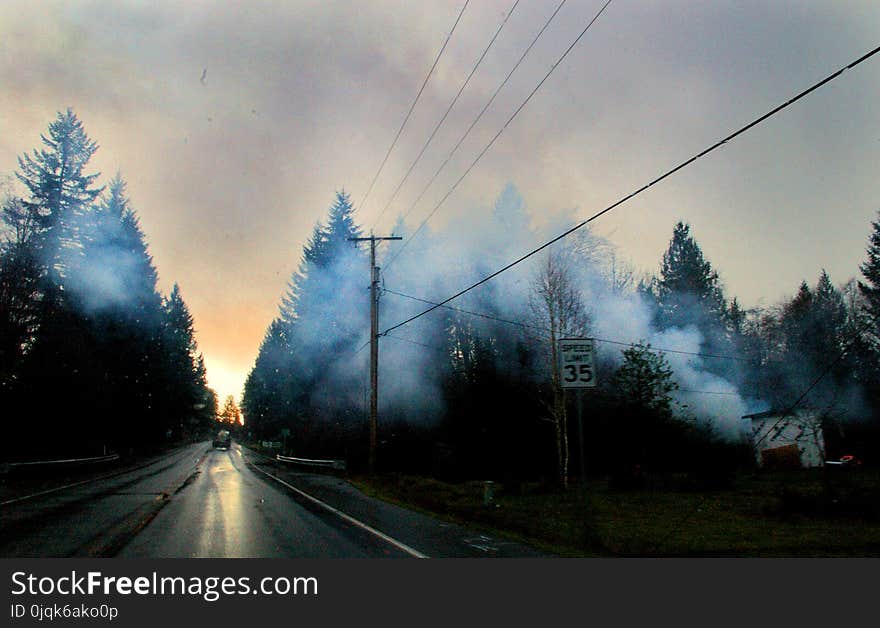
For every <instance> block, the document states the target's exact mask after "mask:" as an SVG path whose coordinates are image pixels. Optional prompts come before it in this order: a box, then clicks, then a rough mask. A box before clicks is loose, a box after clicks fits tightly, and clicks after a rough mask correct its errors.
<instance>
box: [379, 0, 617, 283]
mask: <svg viewBox="0 0 880 628" xmlns="http://www.w3.org/2000/svg"><path fill="white" fill-rule="evenodd" d="M565 2H566V0H562V2H560V3H559V5H557V7H556V10H555V11H553V13H552V14H551V15H550V17H549V18H548V19H547V21H546V22H545V23H544V26H543V27H541V30H540V31H538V34H537V35H535V38H534V39H532V42H531V43H530V44H529V45H528V47H527V48H526V49H525V51H524V52H523V53H522V55H521V56H520V58H519V60H518V61H517V62H516V63H515V64H514V66H513V68H511V70H510V72H508V73H507V76H506V77H504V80H503V81H501V83H500V84H499V85H498V87H497V88H496V89H495V92H494V93H493V94H492V97H491V98H489V101H488V102H487V103H486V104H485V105H484V106H483V109H482V110H481V111H480V113H479V114H477V117H476V118H474V121H473V122H471V125H470V126H469V127H468V128H467V130H466V131H465V132H464V135H462V136H461V138H460V139H459V140H458V143H456V145H455V146H454V147H453V148H452V150H451V151H450V153H449V155H447V156H446V159H444V160H443V163H442V164H440V167H439V168H438V169H437V171H436V172H435V173H434V176H432V177H431V179H430V180H429V181H428V183H427V185H425V187H424V188H423V189H422V191H421V193H419V195H418V197H417V198H416V200H415V201H413V203H412V205H410V208H409V209H408V210H407V211H406V213H405V214H404V215H403V219H404V220H406V217H407V216H409V215H410V213H412V211H413V209H415V207H416V205H418V203H419V201H421V200H422V197H423V196H424V195H425V192H427V191H428V188H430V187H431V185H432V184H433V183H434V181H435V180H436V179H437V177H438V176H439V174H440V172H442V171H443V169H444V168H445V167H446V164H448V163H449V160H450V159H452V156H453V155H454V154H455V153H456V151H458V148H459V146H461V144H462V142H464V140H465V138H466V137H467V136H468V135H469V134H470V132H471V130H473V128H474V127H475V126H476V125H477V122H479V121H480V118H482V117H483V114H484V113H486V110H487V109H488V108H489V106H490V105H491V104H492V103H493V102H495V97H496V96H498V93H499V92H500V91H501V90H502V88H504V86H505V85H507V82H508V81H509V80H510V77H511V76H513V73H514V72H516V70H517V68H519V66H520V64H521V63H522V62H523V60H524V59H525V58H526V56H527V55H528V54H529V52H530V51H531V50H532V48H533V47H534V45H535V44H536V43H537V41H538V39H540V38H541V35H543V34H544V31H545V30H546V29H547V27H548V26H550V22H552V21H553V18H555V17H556V14H557V13H559V11H560V9H562V7H563V5H564V4H565ZM609 2H610V0H609ZM607 6H608V3H606V4H605V6H603V7H602V9H601V10H600V11H599V14H601V13H602V11H604V10H605V7H607ZM599 14H597V15H596V17H594V18H593V20H592V21H591V22H590V23H589V24H588V25H587V28H586V29H584V32H586V30H587V29H589V28H590V26H591V25H592V23H593V22H595V21H596V18H598V17H599ZM583 34H584V33H581V35H580V36H578V39H580V37H581V36H583ZM574 43H577V39H576V40H575V42H574ZM573 45H574V44H572V47H573ZM569 50H571V47H570V48H569ZM569 50H566V51H565V54H564V55H563V57H562V58H564V57H565V55H567V54H568V52H569ZM562 58H560V59H559V60H558V61H557V62H556V63H554V64H553V65H552V66H551V68H550V72H548V73H547V76H549V75H550V73H551V72H553V70H554V69H555V68H556V65H557V64H558V63H559V61H561V60H562ZM547 76H545V77H544V80H546V78H547ZM543 82H544V81H543V80H542V81H541V83H543ZM540 86H541V84H540V83H539V84H538V87H540ZM537 89H538V88H537V87H536V88H535V90H534V91H533V92H532V94H534V92H535V91H537ZM532 94H529V96H528V98H526V101H525V102H524V103H523V104H522V105H520V107H519V109H517V110H516V112H514V114H513V116H511V118H510V119H509V120H508V121H507V123H506V124H505V125H504V127H502V128H501V131H499V132H498V135H501V133H502V132H503V131H504V129H505V128H506V127H507V125H508V124H510V122H511V120H513V118H514V117H516V114H517V113H519V110H520V109H522V108H523V106H525V103H526V102H528V100H529V98H531V97H532ZM498 135H496V136H495V137H494V138H492V140H491V141H490V142H489V144H488V145H487V146H486V148H484V149H483V153H480V155H479V156H478V157H477V159H476V160H475V161H474V163H473V164H471V166H470V168H468V170H467V171H466V172H465V174H464V175H462V177H461V179H463V178H464V177H465V176H467V173H468V172H470V169H471V168H473V167H474V165H476V163H477V161H479V160H480V158H481V157H482V156H483V154H484V153H485V152H486V151H487V150H489V147H491V146H492V144H493V143H494V142H495V140H496V139H498ZM461 179H459V180H458V181H457V182H456V183H455V185H453V186H452V190H450V191H449V192H448V193H447V194H446V196H444V197H443V199H441V201H440V203H439V204H438V205H437V207H435V208H434V209H433V210H432V211H431V213H430V214H429V215H428V217H427V218H426V219H425V220H424V221H423V222H422V223H421V224H420V225H419V226H418V228H417V229H416V230H415V232H413V234H412V235H411V236H410V237H409V238H408V239H407V240H406V242H404V243H403V246H401V247H400V249H398V251H397V253H396V254H395V255H394V257H392V258H391V260H390V261H389V262H388V264H386V268H387V267H388V266H390V265H391V264H392V263H393V262H394V260H396V259H397V258H398V257H399V256H400V254H401V253H402V252H403V249H404V248H405V247H406V246H407V245H408V244H409V242H410V240H412V239H413V238H414V237H415V236H416V234H417V233H418V232H419V231H421V230H422V228H423V227H424V226H425V224H427V222H428V220H430V219H431V217H432V216H433V215H434V214H435V213H436V211H437V209H438V208H439V207H440V205H442V204H443V203H444V202H445V201H446V198H447V197H448V196H449V194H451V193H452V191H454V190H455V188H456V187H458V184H459V183H461Z"/></svg>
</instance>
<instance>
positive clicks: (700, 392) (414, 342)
mask: <svg viewBox="0 0 880 628" xmlns="http://www.w3.org/2000/svg"><path fill="white" fill-rule="evenodd" d="M386 337H387V338H392V339H394V340H400V341H402V342H406V343H408V344H411V345H416V346H418V347H425V348H427V349H440V350H445V349H446V347H444V346H442V345H440V344H429V343H426V342H419V341H417V340H412V339H411V338H405V337H403V336H395V335H393V334H388V336H386ZM676 390H677V391H678V392H683V393H688V394H693V395H721V396H730V397H739V396H740V394H739V393H738V392H729V391H722V390H691V389H688V388H677V389H676Z"/></svg>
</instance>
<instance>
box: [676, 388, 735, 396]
mask: <svg viewBox="0 0 880 628" xmlns="http://www.w3.org/2000/svg"><path fill="white" fill-rule="evenodd" d="M677 390H678V392H683V393H690V394H694V395H725V396H730V397H739V396H740V394H739V393H738V392H725V391H721V390H689V389H687V388H678V389H677Z"/></svg>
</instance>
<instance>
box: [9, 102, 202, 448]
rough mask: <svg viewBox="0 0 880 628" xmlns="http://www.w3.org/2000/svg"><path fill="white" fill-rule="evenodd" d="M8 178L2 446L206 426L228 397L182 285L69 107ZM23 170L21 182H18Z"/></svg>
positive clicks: (121, 441)
mask: <svg viewBox="0 0 880 628" xmlns="http://www.w3.org/2000/svg"><path fill="white" fill-rule="evenodd" d="M41 140H42V146H41V147H40V148H39V149H34V150H33V151H32V152H31V153H25V154H23V155H22V156H21V157H20V158H19V161H18V164H19V167H18V170H17V171H16V172H15V182H10V183H8V184H7V186H6V190H5V192H6V194H5V198H4V200H3V205H2V225H3V232H2V242H0V343H2V344H0V407H2V408H3V409H4V417H5V421H4V427H5V430H4V431H5V434H4V438H3V439H2V445H0V448H2V449H3V453H2V457H3V458H5V459H7V460H15V459H28V458H32V457H34V456H54V455H72V454H76V455H81V456H88V455H94V454H100V453H103V452H105V451H116V452H128V451H131V450H133V449H139V450H140V449H144V448H151V447H155V446H157V445H161V444H163V443H168V442H172V441H177V440H180V439H187V438H191V437H195V436H202V435H203V433H205V432H206V431H207V429H208V428H209V427H210V426H211V425H212V423H213V421H214V418H215V415H216V411H217V399H216V395H215V394H214V392H213V391H212V390H211V389H210V388H209V387H208V385H207V382H206V371H205V364H204V360H203V358H202V355H201V354H199V352H198V348H197V345H196V341H195V335H194V327H193V317H192V315H191V314H190V312H189V308H188V307H187V305H186V303H185V301H184V299H183V297H182V295H181V291H180V288H179V287H178V285H177V284H175V285H174V287H173V288H172V290H171V292H170V293H169V294H167V295H163V294H161V293H160V291H159V289H158V287H157V283H158V274H157V272H156V267H155V265H154V263H153V259H152V257H151V255H150V253H149V250H148V246H147V242H146V238H145V236H144V233H143V230H142V229H141V226H140V221H139V219H138V215H137V212H136V211H135V210H134V208H133V207H132V205H131V201H130V199H129V198H128V196H127V194H126V184H125V181H124V180H123V178H122V177H121V175H119V174H117V175H116V176H115V177H113V178H112V179H111V180H110V181H109V182H107V183H106V184H105V185H100V184H99V176H100V175H99V173H90V172H89V161H90V159H91V158H92V156H93V155H94V153H95V152H96V151H97V149H98V145H97V143H96V142H94V141H93V140H92V139H91V138H89V136H88V134H87V133H86V131H85V129H84V127H83V124H82V122H81V121H80V120H79V119H78V118H77V116H76V114H75V113H74V112H73V111H72V110H71V109H67V110H66V111H64V112H59V113H58V115H57V117H56V118H55V120H53V121H52V122H51V123H50V124H49V126H48V130H47V132H46V133H45V134H43V135H41ZM13 183H16V184H15V185H14V184H13Z"/></svg>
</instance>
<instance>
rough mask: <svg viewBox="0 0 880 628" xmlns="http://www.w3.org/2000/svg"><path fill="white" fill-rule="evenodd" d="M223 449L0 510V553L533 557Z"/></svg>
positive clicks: (190, 453) (185, 452)
mask: <svg viewBox="0 0 880 628" xmlns="http://www.w3.org/2000/svg"><path fill="white" fill-rule="evenodd" d="M264 462H265V461H264V460H262V461H261V460H260V458H259V456H257V455H255V454H253V453H252V452H249V451H248V450H246V449H243V448H242V447H241V446H240V445H238V444H237V443H233V445H232V447H231V448H230V449H214V448H212V447H211V446H210V443H200V444H195V445H190V446H188V447H185V448H183V449H180V450H177V451H175V452H173V453H172V454H169V455H166V456H164V457H162V458H160V459H157V460H155V461H153V462H152V463H151V464H147V465H145V466H142V467H140V468H137V469H133V470H130V471H125V472H122V473H119V474H116V475H113V476H112V477H108V478H103V479H98V480H95V481H91V482H86V483H83V484H80V485H78V486H74V487H70V488H68V489H62V490H59V491H55V492H52V493H48V494H45V495H38V496H35V497H32V498H29V499H24V500H20V501H14V502H12V503H8V504H4V505H2V506H0V557H76V556H105V557H109V556H118V557H131V558H185V557H228V558H233V557H248V558H324V557H333V558H378V557H381V558H391V557H407V556H410V557H412V556H416V557H422V556H437V557H441V556H537V555H540V554H538V553H537V552H535V551H534V550H532V549H531V548H528V547H526V546H523V545H519V544H516V543H511V542H502V541H499V540H497V539H492V538H490V537H487V536H485V535H482V534H479V533H476V532H473V531H471V530H467V529H465V528H461V527H459V526H454V525H451V524H448V523H443V522H441V521H438V520H435V519H432V518H430V517H426V516H424V515H420V514H418V513H414V512H411V511H408V510H405V509H402V508H399V507H396V506H392V505H390V504H385V503H384V502H380V501H378V500H374V499H372V498H369V497H366V496H364V495H363V494H361V493H360V492H359V491H357V490H356V489H354V488H353V487H352V486H351V485H349V484H348V483H347V482H344V481H343V480H341V479H338V478H334V477H332V476H321V475H316V474H309V473H297V472H293V471H290V470H286V469H277V468H275V467H274V466H271V465H269V466H267V465H265V464H262V463H264Z"/></svg>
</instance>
